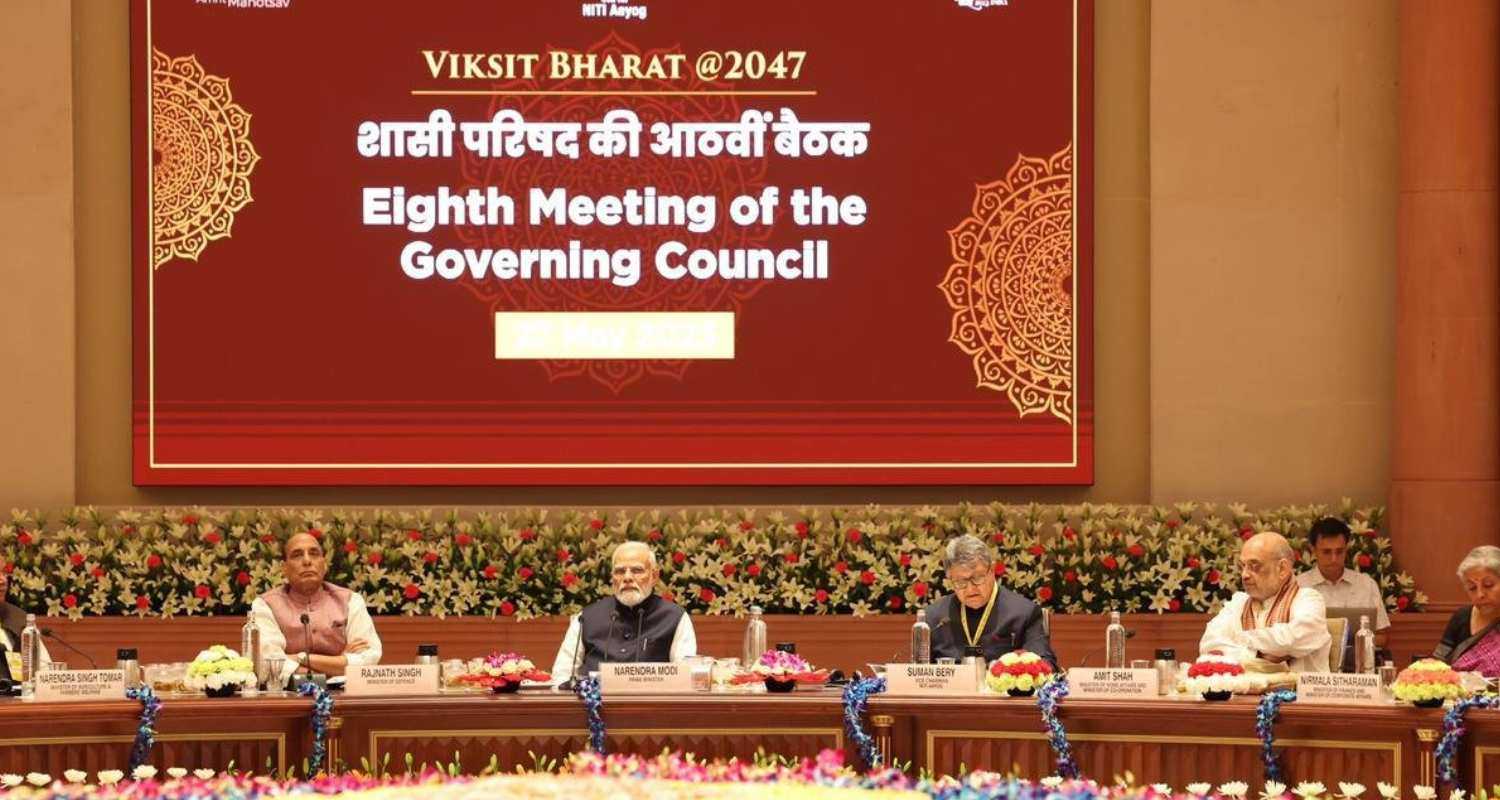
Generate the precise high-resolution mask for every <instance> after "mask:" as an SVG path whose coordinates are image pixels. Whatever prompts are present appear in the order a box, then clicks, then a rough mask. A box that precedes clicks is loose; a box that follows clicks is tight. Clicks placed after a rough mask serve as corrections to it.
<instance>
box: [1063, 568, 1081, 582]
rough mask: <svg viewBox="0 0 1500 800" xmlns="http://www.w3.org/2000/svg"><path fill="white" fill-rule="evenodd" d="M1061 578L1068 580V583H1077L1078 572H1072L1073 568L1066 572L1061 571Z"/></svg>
mask: <svg viewBox="0 0 1500 800" xmlns="http://www.w3.org/2000/svg"><path fill="white" fill-rule="evenodd" d="M1063 580H1064V581H1066V582H1068V583H1077V582H1078V573H1077V572H1074V571H1073V570H1071V569H1070V570H1068V571H1067V572H1064V573H1063Z"/></svg>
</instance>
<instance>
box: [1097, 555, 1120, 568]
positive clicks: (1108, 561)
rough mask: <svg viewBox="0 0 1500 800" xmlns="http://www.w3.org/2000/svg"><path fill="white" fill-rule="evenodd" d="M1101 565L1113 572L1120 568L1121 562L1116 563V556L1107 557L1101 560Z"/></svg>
mask: <svg viewBox="0 0 1500 800" xmlns="http://www.w3.org/2000/svg"><path fill="white" fill-rule="evenodd" d="M1099 563H1100V564H1103V565H1104V568H1105V569H1107V570H1109V571H1111V572H1113V571H1114V570H1115V568H1116V567H1118V566H1120V562H1118V561H1116V560H1115V557H1114V556H1105V557H1104V558H1101V559H1099Z"/></svg>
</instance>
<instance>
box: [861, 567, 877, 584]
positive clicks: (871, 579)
mask: <svg viewBox="0 0 1500 800" xmlns="http://www.w3.org/2000/svg"><path fill="white" fill-rule="evenodd" d="M859 582H860V583H863V584H864V585H866V586H871V585H873V584H874V583H875V573H873V572H871V571H869V570H865V571H863V572H861V573H859Z"/></svg>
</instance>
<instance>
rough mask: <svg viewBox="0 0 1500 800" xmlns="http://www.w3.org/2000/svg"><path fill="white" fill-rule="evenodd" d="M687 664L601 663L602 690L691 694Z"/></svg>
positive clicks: (619, 692) (600, 687)
mask: <svg viewBox="0 0 1500 800" xmlns="http://www.w3.org/2000/svg"><path fill="white" fill-rule="evenodd" d="M692 692H693V675H692V672H691V670H690V669H689V667H688V665H687V664H668V663H650V664H636V663H632V664H600V665H599V693H600V694H606V695H610V694H692Z"/></svg>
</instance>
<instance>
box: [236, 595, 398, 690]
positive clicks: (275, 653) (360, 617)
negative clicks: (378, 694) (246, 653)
mask: <svg viewBox="0 0 1500 800" xmlns="http://www.w3.org/2000/svg"><path fill="white" fill-rule="evenodd" d="M250 619H251V621H253V622H254V623H255V627H257V628H259V629H260V658H261V661H266V660H279V661H280V662H281V670H280V673H279V674H278V675H277V676H275V677H276V678H277V679H278V680H279V682H280V683H285V682H286V681H287V680H288V679H289V678H291V677H292V674H293V673H295V672H296V671H297V667H299V666H301V664H299V663H298V662H297V660H296V659H294V658H291V657H290V656H289V655H288V654H287V652H286V635H285V634H283V633H282V632H281V626H279V625H277V624H276V615H275V614H274V613H272V612H271V607H270V606H268V605H266V601H264V600H262V599H260V598H259V597H257V598H255V602H253V603H251V604H250ZM348 621H349V622H348V626H347V635H348V640H349V641H351V642H352V641H354V640H355V639H364V640H365V642H366V643H367V644H369V647H367V648H365V649H364V650H362V651H360V652H358V653H349V654H348V659H349V666H351V667H359V666H365V665H368V664H379V663H380V656H381V649H380V635H379V634H377V633H376V632H375V620H373V619H371V618H370V610H369V609H368V608H366V607H365V599H364V598H363V597H360V596H359V594H357V593H355V594H350V595H349V616H348ZM259 668H260V667H259V665H256V669H257V670H259ZM273 682H274V681H273Z"/></svg>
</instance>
